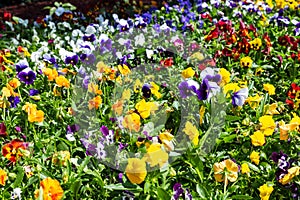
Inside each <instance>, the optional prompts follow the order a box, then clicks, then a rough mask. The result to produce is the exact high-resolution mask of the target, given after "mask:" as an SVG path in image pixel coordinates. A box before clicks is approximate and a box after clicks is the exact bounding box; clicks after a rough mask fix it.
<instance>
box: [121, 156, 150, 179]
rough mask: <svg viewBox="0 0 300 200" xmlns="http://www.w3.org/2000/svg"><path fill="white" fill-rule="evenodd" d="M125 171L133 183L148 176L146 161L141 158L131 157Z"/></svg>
mask: <svg viewBox="0 0 300 200" xmlns="http://www.w3.org/2000/svg"><path fill="white" fill-rule="evenodd" d="M125 173H126V176H127V178H128V179H129V181H130V182H131V183H134V184H140V183H142V182H143V181H144V180H145V178H146V176H147V169H146V163H145V161H144V160H141V159H139V158H129V159H128V164H127V166H126V169H125Z"/></svg>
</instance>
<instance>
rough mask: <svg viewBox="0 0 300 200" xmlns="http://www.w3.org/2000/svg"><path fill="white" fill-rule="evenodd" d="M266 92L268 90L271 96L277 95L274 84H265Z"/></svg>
mask: <svg viewBox="0 0 300 200" xmlns="http://www.w3.org/2000/svg"><path fill="white" fill-rule="evenodd" d="M263 86H264V90H266V91H267V92H268V93H269V95H274V94H275V87H274V86H273V85H272V84H268V83H267V84H264V85H263Z"/></svg>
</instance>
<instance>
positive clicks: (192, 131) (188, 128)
mask: <svg viewBox="0 0 300 200" xmlns="http://www.w3.org/2000/svg"><path fill="white" fill-rule="evenodd" d="M183 132H184V133H185V134H187V135H188V136H189V138H190V140H192V142H193V144H194V145H197V144H198V143H199V131H198V129H197V127H196V126H194V125H193V124H192V123H191V122H189V121H187V122H186V124H185V127H184V129H183Z"/></svg>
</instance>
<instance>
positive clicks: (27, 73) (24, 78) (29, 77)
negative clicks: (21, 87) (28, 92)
mask: <svg viewBox="0 0 300 200" xmlns="http://www.w3.org/2000/svg"><path fill="white" fill-rule="evenodd" d="M18 78H19V79H20V81H21V82H23V83H25V84H27V85H30V84H32V83H33V82H34V80H35V79H36V73H35V72H34V71H32V70H31V69H30V68H29V67H27V68H25V69H23V70H22V71H21V72H19V73H18Z"/></svg>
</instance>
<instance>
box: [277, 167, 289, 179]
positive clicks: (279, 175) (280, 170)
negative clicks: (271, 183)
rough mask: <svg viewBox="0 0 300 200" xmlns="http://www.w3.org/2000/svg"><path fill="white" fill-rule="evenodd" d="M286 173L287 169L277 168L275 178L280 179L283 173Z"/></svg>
mask: <svg viewBox="0 0 300 200" xmlns="http://www.w3.org/2000/svg"><path fill="white" fill-rule="evenodd" d="M287 173H288V171H287V170H282V169H278V170H277V171H276V172H275V177H276V180H277V181H279V180H280V179H282V178H283V177H284V175H286V174H287Z"/></svg>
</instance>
